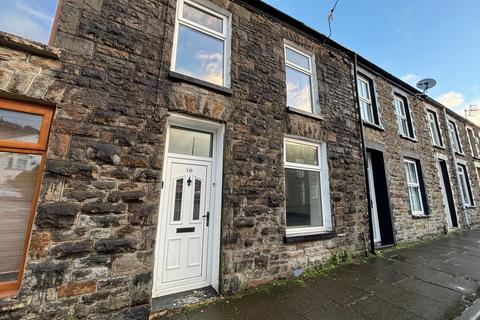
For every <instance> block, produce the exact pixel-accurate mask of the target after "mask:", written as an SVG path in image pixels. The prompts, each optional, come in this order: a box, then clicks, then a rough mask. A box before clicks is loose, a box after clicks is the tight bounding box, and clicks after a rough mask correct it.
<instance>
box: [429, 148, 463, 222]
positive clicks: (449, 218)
mask: <svg viewBox="0 0 480 320" xmlns="http://www.w3.org/2000/svg"><path fill="white" fill-rule="evenodd" d="M435 158H436V159H435V160H436V161H435V162H436V163H437V170H438V177H439V179H440V187H441V188H442V197H443V205H444V206H445V219H446V222H447V228H448V230H450V229H453V222H452V216H451V215H450V214H451V213H450V206H449V205H448V198H447V189H446V186H445V183H444V182H443V172H442V168H441V167H440V161H439V160H443V161H445V166H446V167H447V175H448V176H447V178H448V181H449V183H450V189H451V190H452V198H453V199H452V200H453V206H454V207H455V216H456V218H457V228H458V227H460V221H459V220H458V214H457V210H456V209H457V204H456V203H455V190H454V188H453V185H452V179H451V178H450V170H449V169H448V157H447V156H444V155H443V154H437V155H436V157H435Z"/></svg>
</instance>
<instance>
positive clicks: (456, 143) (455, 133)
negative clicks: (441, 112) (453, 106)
mask: <svg viewBox="0 0 480 320" xmlns="http://www.w3.org/2000/svg"><path fill="white" fill-rule="evenodd" d="M450 125H452V127H453V130H454V131H453V133H452V131H451V130H450ZM447 130H448V138H449V140H450V144H451V146H452V148H453V151H454V152H455V153H457V154H460V155H463V154H464V152H463V147H462V142H461V140H460V135H459V134H458V127H457V123H456V122H455V121H454V120H452V119H448V121H447ZM452 134H453V137H452ZM452 139H453V140H452ZM456 149H458V150H456Z"/></svg>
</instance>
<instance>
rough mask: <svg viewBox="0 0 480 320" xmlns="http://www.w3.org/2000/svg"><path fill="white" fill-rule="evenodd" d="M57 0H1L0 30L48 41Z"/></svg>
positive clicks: (39, 40) (31, 38)
mask: <svg viewBox="0 0 480 320" xmlns="http://www.w3.org/2000/svg"><path fill="white" fill-rule="evenodd" d="M55 7H56V0H42V1H38V2H37V1H31V0H30V1H25V0H15V1H3V0H0V30H1V31H5V32H8V33H12V34H15V35H18V36H21V37H24V38H27V39H30V40H34V41H38V42H43V43H47V42H48V38H49V36H50V31H51V26H52V21H53V17H54V11H55Z"/></svg>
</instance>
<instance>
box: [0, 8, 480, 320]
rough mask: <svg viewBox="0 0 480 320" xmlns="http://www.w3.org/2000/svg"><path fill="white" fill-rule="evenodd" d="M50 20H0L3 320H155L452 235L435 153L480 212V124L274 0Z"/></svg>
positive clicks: (94, 11)
mask: <svg viewBox="0 0 480 320" xmlns="http://www.w3.org/2000/svg"><path fill="white" fill-rule="evenodd" d="M54 30H55V32H54V36H53V38H52V46H51V47H48V46H43V45H39V44H36V43H32V42H29V41H26V40H23V39H20V38H17V37H14V36H11V35H7V34H0V119H2V120H1V121H7V122H9V123H11V124H12V125H11V126H9V128H19V129H18V130H17V131H16V132H13V133H12V132H11V130H10V131H8V135H7V134H6V133H5V135H2V131H0V182H1V183H0V201H1V203H2V205H1V207H2V208H7V209H5V210H7V211H5V210H2V211H1V213H0V217H2V218H1V219H4V220H3V221H5V223H2V224H1V227H0V230H1V232H0V237H2V241H0V243H1V244H0V255H2V256H0V290H2V291H1V292H0V296H1V298H0V310H1V313H0V319H11V318H18V319H34V318H45V319H53V318H68V317H70V318H72V317H76V318H91V319H103V318H111V317H113V318H120V319H123V318H127V319H144V318H148V315H149V314H150V315H153V314H154V313H155V311H158V309H159V308H163V307H165V303H167V302H168V301H172V300H171V297H172V295H173V294H178V293H182V292H188V291H190V290H193V289H203V288H210V289H205V290H209V291H210V292H211V291H215V292H218V293H221V294H232V293H235V292H239V291H242V290H245V289H248V288H252V287H256V286H259V285H262V284H265V283H269V282H271V281H274V280H275V279H279V278H284V277H290V276H292V274H294V273H299V272H301V271H302V270H304V269H306V268H311V267H314V266H316V265H319V264H322V263H325V262H327V261H328V260H330V259H331V257H332V256H333V255H335V254H337V255H342V254H345V253H346V254H347V255H350V254H351V255H354V256H360V255H362V254H364V253H365V252H367V251H369V250H370V246H371V244H375V243H376V244H377V245H379V246H385V245H389V244H394V243H397V242H407V241H411V240H415V239H419V238H422V237H425V236H429V235H435V234H439V233H441V232H443V231H444V230H445V229H446V228H447V229H448V228H449V227H453V226H454V225H455V223H454V222H453V221H450V220H448V212H449V211H447V209H449V206H448V205H449V202H448V200H449V198H448V192H446V191H445V187H444V186H443V184H442V183H440V182H439V181H440V180H439V179H440V177H441V176H440V175H439V174H440V173H441V172H442V171H441V168H442V167H441V166H439V165H438V163H439V162H438V159H443V160H444V162H445V168H446V171H445V172H447V173H448V174H447V175H449V177H450V179H449V181H450V183H451V187H450V189H451V194H452V197H451V199H452V201H451V203H453V206H454V209H455V212H456V216H455V217H457V219H458V222H457V224H458V225H459V226H460V227H465V226H466V225H467V222H468V223H471V224H473V223H478V222H479V219H480V215H479V214H478V211H477V210H475V208H474V201H475V199H478V197H479V196H480V186H479V181H478V176H477V169H476V168H477V165H480V162H478V163H477V162H476V160H475V159H477V158H479V159H480V154H479V153H476V154H475V153H470V152H474V150H475V148H474V147H476V146H477V145H478V139H477V138H478V133H479V132H478V130H479V128H478V127H476V126H474V125H473V124H471V123H468V122H467V121H466V120H465V119H463V118H461V117H459V116H457V115H455V114H453V113H452V112H450V111H448V110H447V111H445V108H444V107H443V106H442V105H440V104H439V103H437V102H435V101H433V100H431V99H430V98H428V97H426V96H424V95H421V94H420V93H419V92H417V91H416V90H415V89H413V88H411V87H410V86H408V85H407V84H405V83H403V82H402V81H400V80H399V79H397V78H395V77H393V76H391V75H390V74H388V73H387V72H385V71H384V70H382V69H380V68H379V67H377V66H375V65H374V64H372V63H370V62H368V61H367V60H365V59H363V58H361V57H358V65H357V64H356V61H357V59H356V55H355V54H354V53H353V52H352V51H350V50H348V49H346V48H344V47H342V46H341V45H339V44H337V43H335V42H334V41H332V40H329V39H326V38H325V37H324V36H323V35H321V34H319V33H317V32H316V31H314V30H312V29H310V28H308V27H306V26H305V25H303V24H302V23H300V22H299V21H296V20H294V19H293V18H291V17H289V16H287V15H285V14H283V13H282V12H279V11H277V10H276V9H274V8H272V7H270V6H269V5H267V4H265V3H263V2H261V1H256V0H255V1H254V0H232V1H227V0H215V1H207V0H177V1H174V0H156V1H152V0H136V1H113V0H82V1H78V0H64V1H60V5H59V11H58V16H57V19H56V23H55V28H54ZM356 69H358V72H357V74H358V76H357V75H356V74H355V70H356ZM357 87H358V90H357ZM357 91H358V92H359V94H358V95H357V94H356V92H357ZM357 99H358V104H359V106H360V107H357ZM369 110H370V111H369ZM401 110H404V112H403V113H402V112H401ZM429 110H430V111H434V113H435V114H436V117H434V118H433V119H434V120H435V119H436V120H435V121H433V122H432V123H436V124H437V127H438V128H437V129H438V136H439V137H440V139H441V141H442V143H441V144H439V145H438V146H437V147H435V146H433V145H432V142H434V141H436V140H434V139H435V138H433V137H432V132H433V133H434V132H435V129H432V128H431V126H430V122H429V119H430V118H429V113H428V112H429ZM360 115H361V116H362V118H363V123H364V125H363V126H362V121H361V116H360ZM449 121H450V122H454V123H455V128H457V131H455V132H457V133H455V132H454V131H452V128H453V127H452V125H450V126H449V125H448V123H449ZM367 122H368V123H367ZM402 126H403V127H402ZM466 126H468V127H469V128H471V130H472V131H471V132H472V135H471V137H470V139H471V140H470V141H471V144H472V148H471V149H469V148H470V147H469V145H467V143H468V141H469V140H468V134H469V131H467V127H466ZM399 130H404V131H402V134H403V135H404V136H407V137H406V138H403V137H400V135H399ZM25 132H28V136H26V135H25ZM448 133H451V134H450V136H449V135H448ZM409 135H411V137H408V136H409ZM362 137H363V138H362ZM456 137H458V139H459V140H460V142H459V143H461V146H462V150H458V152H457V153H458V154H457V153H454V152H453V151H452V150H453V149H452V144H453V143H454V142H455V141H454V140H455V139H456ZM452 139H453V140H452ZM452 141H453V142H452ZM451 142H452V143H451ZM477 151H479V150H477ZM365 156H367V157H365ZM369 159H370V160H369ZM405 160H407V161H405ZM365 164H369V165H367V166H365ZM459 165H460V167H458V166H459ZM462 165H463V167H462ZM367 167H368V168H373V170H365V169H366V168H367ZM454 168H460V169H457V170H455V169H454ZM406 169H407V170H406ZM439 169H440V171H439ZM382 170H383V174H382ZM6 172H8V176H7V173H6ZM379 172H380V173H379ZM406 173H408V174H406ZM415 173H416V174H415ZM2 177H4V178H5V179H4V181H3V180H2ZM369 178H370V179H369ZM2 181H3V182H2ZM367 182H371V183H370V184H368V183H367ZM367 185H368V186H369V187H370V188H367ZM368 189H370V190H371V192H370V193H368V192H367V190H368ZM373 190H375V192H373ZM462 190H463V191H464V192H463V193H462ZM380 191H383V193H382V192H380ZM367 199H370V200H372V199H373V200H375V201H371V202H370V203H371V204H372V205H370V206H369V205H368V204H367V203H368V202H367ZM464 211H465V214H464ZM14 213H15V214H16V215H19V216H21V219H20V218H19V219H16V220H15V219H14V220H15V221H13V220H12V219H8V218H9V217H11V215H12V214H14ZM19 213H20V214H19ZM370 215H372V217H373V219H372V222H370V219H369V216H370ZM385 217H390V220H389V223H385V222H384V220H382V219H384V218H385ZM452 217H454V216H452V215H450V218H452ZM465 217H468V218H467V219H465ZM467 220H468V221H467ZM387 222H388V221H387ZM376 226H378V228H376ZM2 228H3V229H2ZM24 230H25V231H24ZM371 234H372V235H373V237H374V241H370V239H371ZM378 236H380V239H378ZM6 249H9V250H6ZM371 249H374V248H373V246H372V248H371ZM205 292H207V291H205ZM169 299H170V300H169ZM159 306H161V307H159ZM167 307H168V306H167Z"/></svg>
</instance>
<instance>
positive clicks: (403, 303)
mask: <svg viewBox="0 0 480 320" xmlns="http://www.w3.org/2000/svg"><path fill="white" fill-rule="evenodd" d="M379 298H381V299H383V300H385V301H388V302H389V303H391V304H393V305H394V306H397V307H399V308H401V309H405V310H407V311H409V312H412V313H414V314H415V315H417V316H420V317H422V318H425V319H451V318H452V317H453V316H455V315H457V314H459V313H461V312H462V311H463V310H464V309H465V308H464V307H463V306H458V305H455V306H453V307H452V306H451V305H445V304H443V303H440V302H438V301H435V300H433V299H431V298H428V297H425V296H423V295H421V294H419V293H416V292H413V291H409V290H405V289H400V288H398V289H396V290H393V291H391V292H387V293H384V294H383V295H382V296H381V297H379ZM457 308H458V309H457Z"/></svg>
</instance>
